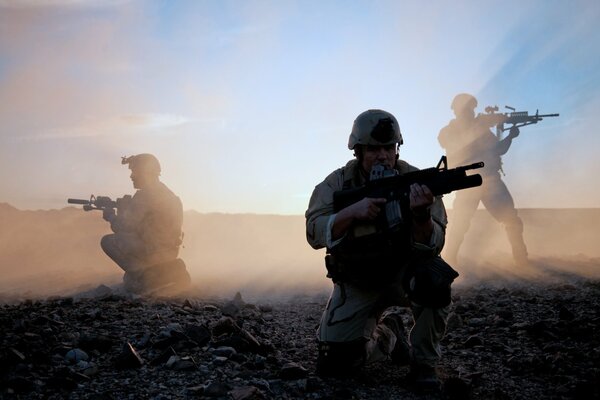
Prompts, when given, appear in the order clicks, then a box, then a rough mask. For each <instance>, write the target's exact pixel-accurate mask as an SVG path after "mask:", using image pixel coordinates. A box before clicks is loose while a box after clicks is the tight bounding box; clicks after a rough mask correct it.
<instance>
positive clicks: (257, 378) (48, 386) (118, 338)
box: [0, 280, 600, 400]
mask: <svg viewBox="0 0 600 400" xmlns="http://www.w3.org/2000/svg"><path fill="white" fill-rule="evenodd" d="M325 301H326V299H325V298H324V297H319V298H295V299H293V300H289V301H277V302H267V301H264V302H256V304H251V303H250V302H246V301H244V300H243V299H242V298H241V297H239V296H238V297H236V298H234V299H233V300H228V301H224V300H210V299H198V298H193V297H180V298H170V299H156V298H154V299H150V298H144V297H137V298H134V297H131V296H125V295H120V294H117V293H116V292H115V291H113V290H111V289H109V288H106V287H104V288H99V289H98V290H97V291H96V292H95V294H94V295H93V296H92V297H90V296H74V297H67V298H53V299H47V300H25V301H20V302H18V303H12V304H8V303H7V304H4V305H1V306H0V327H1V332H2V334H1V337H0V341H1V343H0V345H1V347H0V398H6V399H12V398H15V399H41V398H44V399H61V398H69V399H155V400H159V399H188V398H190V399H191V398H199V399H235V400H242V399H377V400H380V399H422V398H444V399H467V398H471V399H598V398H600V333H599V332H600V281H596V280H581V281H573V282H571V283H562V284H551V285H524V284H522V285H520V286H515V285H514V284H510V285H505V286H504V285H501V284H496V285H494V286H493V287H484V286H481V285H479V286H468V287H467V286H463V287H458V288H457V289H456V290H455V294H454V304H453V305H452V314H451V316H450V320H449V329H448V334H447V336H446V338H445V339H444V341H443V352H444V358H443V361H442V363H441V365H440V368H439V372H440V376H441V377H442V378H443V381H444V392H443V393H441V394H427V395H424V394H418V393H413V392H412V391H411V387H410V385H409V384H408V382H407V381H406V380H405V378H404V376H405V374H406V373H407V371H408V368H407V367H396V366H392V365H391V364H387V363H381V364H378V365H373V366H370V367H368V368H366V370H365V373H364V374H363V375H361V376H359V377H356V378H354V379H348V380H337V379H321V378H318V377H317V376H316V375H315V374H314V367H315V354H316V343H315V336H314V332H315V329H316V327H317V324H318V319H319V317H320V314H321V311H322V309H323V307H324V304H325ZM405 319H406V323H407V324H408V323H409V321H410V314H409V313H408V312H407V313H406V314H405Z"/></svg>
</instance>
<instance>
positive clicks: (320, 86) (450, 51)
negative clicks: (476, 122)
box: [0, 0, 600, 215]
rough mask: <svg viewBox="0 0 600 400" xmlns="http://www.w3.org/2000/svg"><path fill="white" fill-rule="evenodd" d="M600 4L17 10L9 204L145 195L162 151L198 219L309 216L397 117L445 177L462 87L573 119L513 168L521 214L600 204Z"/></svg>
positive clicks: (7, 143) (2, 149)
mask: <svg viewBox="0 0 600 400" xmlns="http://www.w3.org/2000/svg"><path fill="white" fill-rule="evenodd" d="M598 20H600V3H598V2H597V1H573V2H560V1H550V2H548V1H505V2H502V3H501V4H500V3H491V2H479V1H460V2H448V1H443V2H436V3H435V5H433V4H430V5H423V3H422V2H410V1H408V2H397V1H379V2H367V1H358V2H352V4H348V3H347V2H340V1H329V2H314V1H301V2H296V1H284V2H279V1H277V2H275V1H247V2H239V1H202V2H195V1H189V2H185V1H181V2H159V1H144V2H142V1H119V0H106V1H102V0H97V1H85V2H82V1H74V0H53V1H46V2H35V1H8V0H2V1H0V121H2V122H1V123H0V196H1V197H0V201H4V202H8V203H10V204H12V205H14V206H16V207H18V208H22V209H54V208H61V207H63V206H64V205H65V199H66V198H67V197H82V196H83V197H85V196H89V195H90V194H91V193H94V194H103V195H109V196H113V197H115V196H121V195H122V194H124V193H129V192H131V190H132V189H131V185H130V182H129V179H128V171H127V170H126V168H125V167H123V166H121V165H120V163H119V161H120V157H121V156H124V155H131V154H137V153H142V152H150V153H154V154H156V155H157V156H158V158H159V159H160V160H161V162H162V164H163V180H164V181H165V182H167V184H168V185H169V186H170V187H171V188H172V189H173V190H174V191H175V192H176V193H178V194H179V196H180V197H181V198H182V200H183V203H184V207H185V208H186V209H193V210H197V211H199V212H225V213H233V212H242V213H247V212H250V213H269V214H292V215H300V214H302V213H303V212H304V210H305V209H306V204H307V202H308V196H309V195H310V192H311V191H312V189H313V187H314V185H315V184H316V183H318V182H319V181H320V180H321V179H322V178H324V177H325V176H326V175H327V174H328V173H329V172H330V171H331V170H332V169H334V168H337V167H339V166H341V165H343V164H344V163H345V162H346V161H347V160H348V159H349V158H351V157H352V154H351V152H350V151H348V150H347V148H346V143H347V138H348V134H349V131H350V128H351V124H352V121H353V120H354V118H355V117H356V115H358V114H359V113H360V112H362V111H364V110H365V109H368V108H382V109H386V110H389V111H391V112H392V113H394V114H395V115H396V116H397V118H398V120H399V122H400V126H401V128H402V130H403V132H404V140H405V145H404V146H403V147H402V149H401V156H402V157H403V158H404V159H406V160H409V161H410V162H412V163H413V164H414V165H416V166H418V167H420V168H424V167H429V166H433V165H435V164H436V163H437V161H438V159H439V157H440V156H441V155H442V149H441V148H440V147H439V145H438V143H437V140H436V137H437V133H438V132H439V129H440V128H441V127H443V126H444V125H445V124H446V123H447V122H448V120H449V119H450V118H452V114H451V111H450V107H449V106H450V102H451V100H452V98H453V97H454V95H456V94H457V93H460V92H470V93H473V94H474V95H476V96H477V97H478V99H479V103H480V105H481V106H482V107H480V111H481V110H482V109H483V107H484V106H486V105H498V106H500V108H501V109H502V108H503V107H504V105H511V106H513V107H517V109H519V110H529V111H531V112H535V110H536V109H539V110H540V112H542V113H555V112H558V113H560V117H559V118H554V119H548V120H545V121H543V122H542V123H540V124H538V125H537V126H531V127H528V128H526V129H524V130H523V133H522V134H521V137H519V138H518V139H517V140H516V141H515V143H514V145H513V148H512V149H511V151H510V152H509V153H508V154H507V155H506V156H505V157H504V161H505V167H504V170H505V172H506V182H507V184H508V186H509V188H510V189H511V191H512V193H513V195H514V197H515V201H516V203H517V207H519V208H532V207H544V208H552V207H569V208H572V207H598V206H600V195H599V194H598V185H597V183H596V179H595V177H597V176H598V175H599V174H600V163H598V162H597V161H596V160H595V153H596V152H597V150H598V148H599V144H600V135H597V134H595V133H594V132H595V131H596V130H597V128H596V125H597V122H596V119H595V117H596V114H597V110H598V109H599V107H600V90H598V89H599V88H600V72H599V71H600V29H599V28H598V24H597V21H598Z"/></svg>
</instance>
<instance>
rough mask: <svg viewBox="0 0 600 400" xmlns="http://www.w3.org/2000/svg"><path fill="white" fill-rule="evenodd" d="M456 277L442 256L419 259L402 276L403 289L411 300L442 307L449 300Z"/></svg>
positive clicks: (426, 305)
mask: <svg viewBox="0 0 600 400" xmlns="http://www.w3.org/2000/svg"><path fill="white" fill-rule="evenodd" d="M457 277H458V272H456V271H455V270H454V269H453V268H452V267H451V266H450V265H449V264H448V263H447V262H446V261H444V260H443V259H442V257H439V256H437V257H431V258H427V259H425V260H423V261H421V260H419V262H418V263H414V264H412V265H411V266H410V267H409V271H408V273H407V274H406V275H405V276H404V278H403V282H402V284H403V287H404V291H405V292H406V293H407V294H408V297H409V299H410V300H411V301H413V302H415V303H417V304H420V305H422V306H425V307H432V308H442V307H446V306H447V305H449V304H450V302H451V294H452V293H451V287H450V286H451V285H452V282H453V281H454V280H455V279H456V278H457Z"/></svg>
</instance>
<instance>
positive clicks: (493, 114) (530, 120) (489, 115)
mask: <svg viewBox="0 0 600 400" xmlns="http://www.w3.org/2000/svg"><path fill="white" fill-rule="evenodd" d="M504 107H505V108H507V109H509V110H511V112H509V113H497V111H498V106H494V107H491V106H488V107H486V108H485V114H479V115H478V117H479V118H483V119H489V120H490V121H491V123H490V126H493V125H496V136H498V137H501V136H502V132H504V131H507V130H509V129H510V128H513V127H515V128H520V127H522V126H526V125H532V124H537V123H538V122H539V121H541V120H543V119H544V118H547V117H558V116H559V114H541V115H540V113H539V111H538V110H535V114H534V115H529V112H528V111H515V108H514V107H510V106H504ZM505 124H512V125H511V126H510V127H508V128H505V127H504V125H505Z"/></svg>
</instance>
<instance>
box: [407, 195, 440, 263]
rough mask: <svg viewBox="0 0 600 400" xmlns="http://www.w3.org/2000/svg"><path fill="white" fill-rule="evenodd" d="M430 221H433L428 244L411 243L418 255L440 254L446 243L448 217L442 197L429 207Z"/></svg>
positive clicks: (437, 198)
mask: <svg viewBox="0 0 600 400" xmlns="http://www.w3.org/2000/svg"><path fill="white" fill-rule="evenodd" d="M431 219H432V220H433V232H432V233H431V239H430V240H429V243H428V244H424V243H417V242H413V249H414V251H416V252H418V253H423V254H430V255H434V256H437V255H439V254H440V253H441V252H442V249H443V248H444V243H445V241H446V225H448V216H447V214H446V208H445V207H444V202H443V201H442V197H441V196H438V197H436V198H435V202H434V203H433V205H432V206H431Z"/></svg>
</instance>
